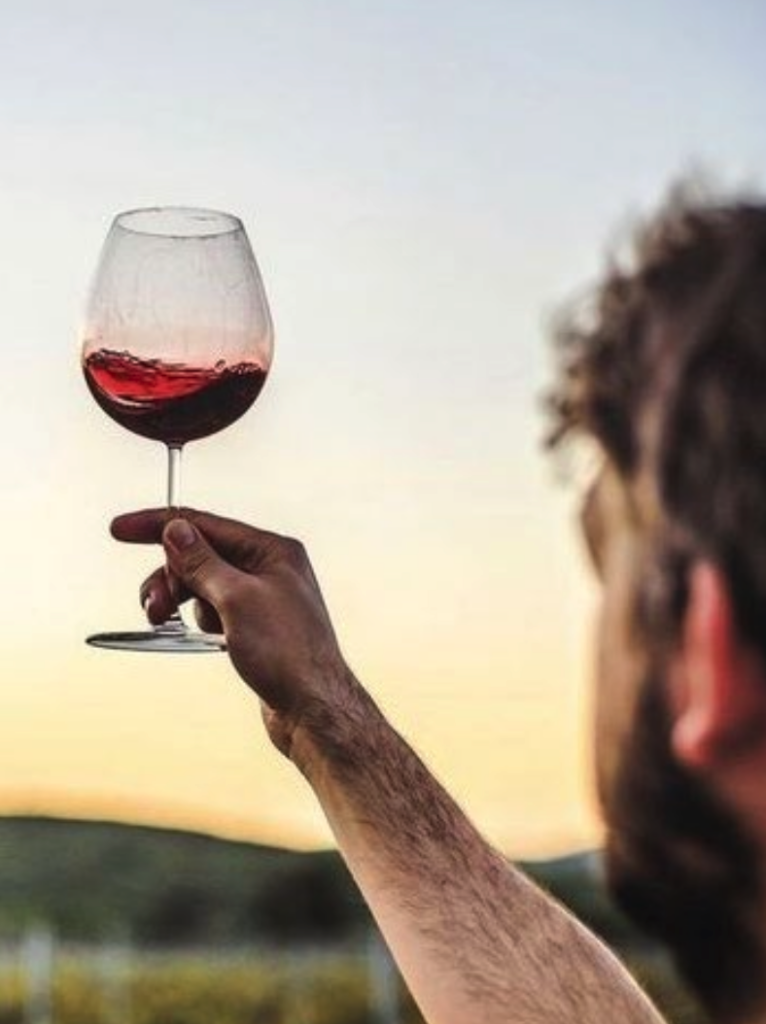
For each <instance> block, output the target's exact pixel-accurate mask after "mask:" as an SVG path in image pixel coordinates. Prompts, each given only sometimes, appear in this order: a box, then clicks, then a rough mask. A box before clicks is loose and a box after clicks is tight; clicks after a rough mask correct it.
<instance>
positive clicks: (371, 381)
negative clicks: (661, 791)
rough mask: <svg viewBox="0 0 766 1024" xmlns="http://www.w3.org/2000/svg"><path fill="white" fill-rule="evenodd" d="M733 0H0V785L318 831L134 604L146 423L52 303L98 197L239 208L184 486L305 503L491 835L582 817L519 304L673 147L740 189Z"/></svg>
mask: <svg viewBox="0 0 766 1024" xmlns="http://www.w3.org/2000/svg"><path fill="white" fill-rule="evenodd" d="M764 38H766V8H764V5H763V4H762V3H761V0H734V2H732V3H730V4H728V5H723V4H701V3H699V2H698V0H696V2H692V0H680V2H677V3H674V4H668V3H666V2H665V0H645V2H643V3H641V4H615V3H613V2H610V3H607V2H606V0H581V2H579V3H571V2H570V0H548V2H540V0H534V2H533V0H475V2H471V3H468V2H464V3H458V2H456V0H440V2H438V3H437V2H436V0H386V2H383V0H380V2H377V3H375V2H371V0H327V2H325V3H319V2H311V0H279V2H276V0H274V2H271V3H265V2H264V3H253V2H246V0H242V2H235V0H184V2H180V0H178V2H175V0H152V2H151V3H150V2H148V0H133V2H132V3H131V4H130V5H125V4H117V3H109V2H103V0H90V2H86V0H47V2H43V0H25V3H23V4H5V5H3V9H2V12H1V13H0V152H2V159H0V225H1V226H2V233H1V234H0V298H1V299H2V301H0V337H2V344H3V352H4V355H3V373H2V374H1V375H0V417H1V422H0V431H1V432H2V438H3V442H2V474H3V481H4V491H3V502H2V512H1V515H2V525H3V531H2V544H3V551H2V565H3V586H2V595H1V596H0V602H1V606H2V624H3V630H2V647H3V668H2V672H1V673H0V751H2V762H1V763H2V770H1V771H0V811H3V810H12V811H40V812H49V813H67V814H76V815H86V816H90V815H98V816H106V817H113V818H121V819H127V820H141V821H149V822H161V823H173V824H182V825H188V826H193V827H196V828H200V829H204V830H208V831H212V832H217V833H221V834H227V835H237V836H246V837H249V838H253V839H260V840H267V841H273V842H283V843H287V844H298V845H321V844H325V843H327V842H329V836H328V832H327V830H326V828H325V826H324V824H323V822H322V819H321V815H320V813H319V811H318V810H317V809H316V808H315V806H314V803H313V800H312V797H311V795H310V793H309V792H308V790H307V789H306V787H305V785H304V784H303V782H302V780H301V779H300V778H299V777H298V776H297V775H296V773H295V772H294V771H293V770H292V768H291V767H290V766H289V765H288V764H286V763H284V762H282V761H281V760H280V759H279V757H278V756H277V755H276V754H275V753H273V752H272V750H271V749H270V747H269V746H268V743H267V741H266V739H265V737H264V735H263V733H262V729H261V726H260V718H259V712H258V708H257V705H256V702H255V701H254V700H253V699H252V698H251V697H250V695H249V694H248V693H247V691H246V690H245V688H244V686H242V685H241V684H240V683H239V682H238V680H237V679H236V677H235V676H234V674H233V672H232V670H230V668H229V666H228V663H227V660H226V658H225V657H224V656H214V655H209V656H200V657H186V658H183V657H172V656H160V655H155V656H146V655H131V654H117V653H110V652H102V651H95V650H91V649H89V648H87V647H86V646H85V644H84V642H83V638H84V636H85V635H86V634H87V633H88V632H92V631H94V630H100V629H120V628H127V629H129V628H134V627H138V626H139V625H140V623H141V611H140V608H139V605H138V597H137V593H138V585H139V583H140V581H141V580H142V578H143V576H144V575H145V573H146V572H147V571H148V570H149V569H150V568H152V567H153V566H154V564H155V561H156V556H152V554H151V553H150V552H146V551H140V550H137V549H123V548H121V547H120V546H119V545H117V544H116V543H115V542H114V541H112V540H111V539H110V538H109V535H108V523H109V520H110V519H111V517H112V516H113V515H114V514H115V513H116V512H119V511H125V510H128V509H131V508H139V507H142V506H145V505H155V504H160V503H161V502H162V500H163V497H164V473H165V464H164V452H163V450H162V448H161V446H160V445H158V444H155V443H152V442H149V441H146V440H143V439H141V438H139V437H135V436H133V435H131V434H129V433H127V432H125V431H123V430H121V429H120V428H119V427H118V426H117V425H116V424H114V423H113V422H112V421H110V420H108V419H107V418H106V417H105V416H104V414H103V413H102V412H101V411H100V410H99V409H98V408H97V407H96V406H95V404H94V403H93V401H92V399H91V397H90V395H89V394H88V392H87V390H86V388H85V385H84V383H83V380H82V376H81V373H80V369H79V361H78V326H79V321H80V316H81V311H82V307H83V303H84V299H85V294H86V290H87V287H88V283H89V278H90V275H91V272H92V270H93V268H94V266H95V262H96V259H97V256H98V251H99V248H100V245H101V242H102V240H103V237H104V235H105V233H106V231H107V229H108V227H109V224H110V221H111V219H112V217H113V216H114V214H115V213H116V212H117V211H119V210H124V209H129V208H132V207H137V206H143V205H156V204H174V205H178V204H190V205H204V206H212V207H215V208H219V209H223V210H229V211H231V212H233V213H236V214H238V215H239V216H240V217H242V219H243V220H244V222H245V224H246V226H247V228H248V231H249V233H250V237H251V241H252V244H253V248H254V250H255V253H256V256H257V258H258V261H259V264H260V267H261V271H262V274H263V278H264V282H265V286H266V290H267V293H268V295H269V299H270V303H271V309H272V314H273V318H274V323H275V328H276V355H275V361H274V367H273V372H272V375H271V378H270V380H269V382H268V384H267V387H266V389H265V391H264V393H263V395H262V397H261V398H260V399H259V402H258V403H257V405H256V406H255V407H254V409H253V410H252V411H251V412H250V413H249V414H248V415H247V416H246V417H244V418H243V419H242V420H241V421H240V422H239V423H238V424H236V425H235V426H233V427H232V428H231V429H230V430H228V431H226V432H224V433H222V434H220V435H218V436H216V437H214V438H211V439H209V440H207V441H202V442H199V443H195V444H193V445H191V446H189V448H188V449H187V451H186V452H185V476H184V495H185V501H186V502H187V503H188V504H193V505H196V506H198V507H208V508H211V509H213V510H215V511H219V512H222V513H224V514H228V515H232V516H235V517H239V518H243V519H246V520H250V521H254V522H256V523H258V524H259V525H262V526H265V527H268V528H272V529H276V530H279V531H280V532H286V533H291V534H295V535H297V536H300V537H301V538H302V539H303V540H304V541H305V542H306V544H307V546H308V548H309V551H310V553H311V555H312V559H313V561H314V565H315V568H316V571H317V574H318V576H319V578H320V580H321V581H322V585H323V589H324V592H325V597H326V599H327V602H328V604H329V606H330V608H331V611H332V613H333V616H334V619H335V621H336V625H337V628H338V632H339V634H340V636H341V640H342V642H343V645H344V648H345V650H346V653H347V655H348V658H349V660H350V661H351V663H352V665H353V667H354V668H355V670H356V672H357V674H358V675H359V676H360V677H361V678H362V679H363V680H364V681H365V683H366V684H367V685H368V686H369V688H370V689H371V691H372V692H373V694H374V695H375V697H376V698H377V699H378V700H379V701H380V703H381V704H382V705H383V707H384V709H385V710H386V711H387V712H388V713H389V715H390V716H391V717H392V719H393V720H394V721H395V723H396V724H397V725H398V727H400V728H401V730H402V731H403V732H404V733H405V735H406V736H407V737H408V738H409V739H410V740H411V741H412V743H413V744H414V746H415V747H416V748H417V749H418V750H419V751H420V752H421V754H422V755H423V756H424V757H425V759H426V760H427V761H428V762H429V764H431V765H432V766H433V768H434V769H435V770H436V772H437V774H438V775H439V777H440V778H441V779H442V780H443V781H444V782H445V783H446V784H447V785H448V787H449V788H450V789H451V790H452V791H453V792H454V793H455V794H456V795H457V796H458V798H459V799H460V800H461V801H462V803H463V804H464V806H465V807H466V808H467V809H468V810H469V812H470V813H471V815H472V816H473V817H474V818H475V819H476V821H477V822H478V824H479V825H480V826H481V827H482V828H483V829H484V831H485V832H486V833H487V834H488V835H489V836H490V837H491V838H492V839H493V840H495V841H496V842H497V843H499V844H500V845H501V846H502V847H503V848H504V849H505V850H507V851H508V852H509V853H514V854H525V855H546V854H550V853H554V852H559V851H561V850H565V849H568V848H571V847H574V846H579V845H583V844H586V843H591V842H594V841H596V839H597V835H598V833H597V829H596V827H595V823H594V822H595V819H594V815H593V811H592V808H591V799H590V783H589V769H588V757H587V743H588V736H587V678H588V665H589V618H590V615H591V611H592V607H593V597H594V595H593V592H592V590H591V587H590V583H589V581H588V578H587V573H586V567H585V564H584V560H583V557H582V555H581V553H580V550H579V548H578V545H577V539H576V530H575V528H574V517H573V513H574V507H575V495H574V493H573V492H572V491H571V489H567V488H566V487H564V486H563V485H561V484H560V483H557V481H556V474H555V472H554V468H555V467H554V466H552V465H551V464H550V463H549V462H548V461H546V460H545V459H544V458H543V457H542V455H541V454H540V451H539V447H540V437H541V433H542V428H543V422H542V419H541V415H540V408H539V405H540V394H541V390H542V389H543V387H544V384H545V381H546V379H548V377H549V373H550V359H549V353H548V350H547V348H546V343H545V332H546V322H547V321H548V320H549V318H550V315H551V313H552V311H553V310H554V309H555V308H556V306H557V304H558V303H559V302H560V301H561V300H562V299H566V298H568V297H571V296H572V295H574V294H577V292H578V290H579V289H580V288H581V287H582V286H583V285H587V283H588V282H589V281H590V280H592V278H593V276H594V274H595V273H596V271H597V269H598V267H599V266H600V265H601V261H602V256H603V253H604V251H605V248H606V247H607V246H608V245H609V244H610V243H613V242H614V241H615V240H617V239H618V238H619V237H620V231H621V230H623V229H624V228H625V225H626V224H628V223H629V222H630V219H631V217H634V216H636V215H637V214H640V213H641V212H642V211H645V210H647V209H650V208H651V206H652V204H653V203H654V202H656V200H657V198H658V197H659V196H660V195H661V194H662V192H663V190H664V188H665V186H666V184H667V183H668V182H669V181H670V180H671V179H672V178H674V177H677V176H678V175H679V174H681V173H683V172H685V171H688V170H689V169H690V168H694V167H697V166H707V167H708V168H709V169H710V170H712V171H713V172H714V173H715V174H716V175H717V176H718V177H719V178H720V179H721V180H722V181H723V182H724V183H729V184H734V185H738V184H742V183H746V184H752V183H754V184H756V185H759V184H763V183H764V169H766V71H764V61H763V56H762V52H761V51H762V44H763V40H764Z"/></svg>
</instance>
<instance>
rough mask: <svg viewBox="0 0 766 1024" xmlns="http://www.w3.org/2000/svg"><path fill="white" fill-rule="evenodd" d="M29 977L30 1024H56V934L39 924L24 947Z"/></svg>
mask: <svg viewBox="0 0 766 1024" xmlns="http://www.w3.org/2000/svg"><path fill="white" fill-rule="evenodd" d="M22 963H23V970H24V974H25V977H26V1007H25V1009H26V1024H53V933H52V931H51V930H50V928H49V927H47V926H44V925H35V926H34V927H32V928H30V929H29V931H28V932H27V934H26V936H25V938H24V943H23V947H22Z"/></svg>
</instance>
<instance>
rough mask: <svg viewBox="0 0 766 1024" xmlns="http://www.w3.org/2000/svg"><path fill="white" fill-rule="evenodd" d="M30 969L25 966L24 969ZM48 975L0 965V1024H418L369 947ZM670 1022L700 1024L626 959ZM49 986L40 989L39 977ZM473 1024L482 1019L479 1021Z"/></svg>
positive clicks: (150, 961) (72, 962)
mask: <svg viewBox="0 0 766 1024" xmlns="http://www.w3.org/2000/svg"><path fill="white" fill-rule="evenodd" d="M30 966H31V972H30ZM52 966H53V969H52V972H51V976H50V979H46V978H45V973H44V971H43V972H42V973H40V972H39V969H38V971H37V975H36V976H35V968H34V966H33V965H30V964H28V963H25V957H24V953H23V947H21V948H20V949H19V950H13V949H9V948H6V949H5V950H4V951H3V954H2V960H1V961H0V1024H211V1022H214V1024H422V1021H423V1018H422V1017H421V1016H420V1014H419V1013H418V1011H417V1009H416V1008H415V1006H414V1004H413V1003H412V1000H411V999H410V997H409V995H408V993H407V992H406V989H405V987H404V986H403V984H402V983H401V980H400V979H399V977H398V975H397V974H396V972H395V971H394V969H393V967H392V965H391V964H390V961H389V960H388V959H387V957H386V954H385V953H384V952H383V950H382V948H381V947H379V946H378V945H377V943H374V942H373V943H371V945H370V947H369V949H368V950H367V951H364V952H362V953H355V952H353V951H337V952H335V953H331V952H327V951H303V952H301V953H293V954H279V955H275V954H267V953H264V952H263V951H257V950H248V951H244V950H243V951H240V952H239V953H228V954H226V955H224V956H222V955H221V954H219V953H216V952H215V951H209V952H207V953H205V952H202V951H199V952H196V953H194V954H189V953H184V952H179V953H172V954H170V953H163V954H156V953H155V954H150V953H141V954H139V953H137V952H135V951H134V952H129V951H128V950H126V949H125V948H119V947H118V948H111V949H110V948H105V949H101V950H99V949H85V948H81V949H66V948H65V949H62V950H60V951H59V952H58V953H57V955H56V956H55V960H54V962H53V964H52ZM631 966H632V967H633V968H634V970H635V973H636V974H637V976H638V977H639V978H640V979H641V980H642V982H643V983H644V984H645V986H646V987H647V988H648V989H649V991H651V993H652V994H653V995H654V996H655V998H656V999H657V1001H658V1003H659V1005H660V1006H661V1008H662V1009H663V1010H664V1012H665V1013H666V1014H667V1016H668V1020H669V1021H672V1022H673V1024H703V1021H704V1018H703V1017H702V1016H700V1014H699V1013H698V1012H697V1011H696V1009H695V1008H694V1006H693V1004H692V1002H691V1001H690V1000H689V998H688V996H687V995H686V994H685V993H684V991H683V989H682V988H681V987H680V986H679V985H678V984H677V982H676V981H675V980H674V979H673V977H672V974H671V973H669V972H668V970H667V966H666V964H665V963H664V962H663V961H662V960H661V959H657V958H656V957H653V956H647V957H644V958H643V959H642V958H638V959H637V960H636V961H635V962H634V963H633V964H632V965H631ZM48 981H50V985H49V987H48V988H46V985H47V982H48ZM477 1024H480V1022H478V1021H477Z"/></svg>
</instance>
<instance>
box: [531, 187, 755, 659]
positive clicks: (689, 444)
mask: <svg viewBox="0 0 766 1024" xmlns="http://www.w3.org/2000/svg"><path fill="white" fill-rule="evenodd" d="M555 342H556V351H557V354H558V377H557V382H556V384H555V387H554V389H553V391H552V393H551V394H550V395H549V397H548V406H549V411H550V413H551V430H550V434H549V444H550V446H551V447H557V446H559V445H560V444H561V443H562V441H563V440H565V439H570V438H572V437H578V436H582V435H586V436H590V437H591V438H594V439H595V440H596V441H597V442H598V445H599V446H600V448H601V449H602V451H603V452H604V453H605V455H606V456H607V458H608V460H609V461H610V462H611V464H612V465H613V466H614V467H615V468H616V469H617V471H618V472H619V473H620V475H621V476H622V478H623V479H624V480H625V481H626V482H627V483H629V484H630V483H633V482H634V481H635V479H636V478H637V477H638V474H639V473H648V475H649V479H650V481H651V483H652V485H653V493H654V497H655V501H656V503H657V506H658V513H659V516H658V518H659V520H660V523H659V526H658V527H657V533H658V537H659V538H660V542H659V546H660V548H661V550H660V551H659V553H655V554H656V555H657V557H658V558H659V559H660V560H661V561H662V562H663V564H664V568H665V576H666V577H672V585H670V586H669V596H667V595H666V596H667V600H666V601H665V602H664V603H663V602H661V604H662V607H661V610H660V611H659V612H658V611H657V609H655V611H654V614H653V616H652V617H653V619H654V624H655V628H657V629H659V628H661V627H660V625H659V623H660V621H661V620H662V618H663V617H664V618H665V628H666V629H667V628H675V627H676V626H677V623H678V620H679V618H680V613H681V611H682V609H683V605H684V603H685V589H684V588H685V576H686V573H685V568H686V567H688V565H689V564H690V562H691V560H694V559H696V558H706V559H709V560H710V561H712V562H713V563H714V564H716V565H718V566H719V567H720V568H721V569H722V571H723V572H724V574H725V576H726V578H727V580H728V582H729V586H730V588H731V594H732V600H733V603H734V608H735V612H736V615H737V618H738V623H739V626H740V628H741V629H742V631H743V634H744V635H745V636H747V638H748V639H749V640H750V641H751V642H752V643H753V644H755V645H756V646H757V648H758V649H759V650H760V651H761V653H762V654H763V655H764V656H766V205H764V204H762V203H760V202H758V201H752V200H749V199H742V200H736V201H733V202H720V201H714V200H712V199H708V198H705V197H700V196H699V195H694V194H693V191H692V190H690V189H689V187H688V186H686V187H680V188H676V189H674V190H673V191H672V192H671V194H670V197H669V199H668V201H667V202H666V203H665V205H664V206H663V207H662V209H661V210H660V212H659V214H658V215H657V216H656V217H655V218H654V219H652V220H651V221H650V222H648V223H646V224H645V225H642V226H641V227H640V228H639V230H638V231H637V233H636V236H635V239H634V243H633V248H632V252H631V254H630V257H629V259H628V260H627V261H626V260H623V261H621V262H619V261H616V260H614V261H612V263H611V264H610V266H609V268H608V270H607V273H606V275H605V277H604V280H603V281H602V283H601V284H600V285H599V286H598V287H597V289H596V290H595V292H594V293H593V294H592V296H591V299H590V303H589V304H588V305H587V306H586V307H585V308H581V309H580V310H579V311H577V312H570V313H569V314H568V315H567V316H566V317H564V318H562V320H561V321H560V323H559V325H558V327H557V329H556V331H555ZM668 604H669V605H670V607H669V608H668ZM668 619H670V622H668Z"/></svg>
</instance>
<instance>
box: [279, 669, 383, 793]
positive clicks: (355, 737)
mask: <svg viewBox="0 0 766 1024" xmlns="http://www.w3.org/2000/svg"><path fill="white" fill-rule="evenodd" d="M383 721H384V720H383V716H382V715H381V713H380V711H379V710H378V707H377V705H376V704H375V702H374V701H373V699H372V697H370V695H369V694H368V693H367V691H366V690H365V689H364V687H363V686H362V685H361V683H360V682H359V681H358V680H357V679H356V678H355V676H354V675H353V674H352V673H351V671H350V669H348V668H347V667H345V666H344V669H343V671H342V672H341V673H340V675H339V677H338V678H336V679H335V680H333V682H332V683H330V684H329V685H327V686H326V687H324V688H323V693H322V696H321V697H320V698H317V699H314V700H312V701H310V702H308V703H307V704H306V706H305V707H304V708H303V710H302V712H301V715H300V717H299V719H298V720H297V722H296V725H295V728H294V730H293V733H292V738H291V744H290V750H289V754H288V756H289V758H290V760H291V761H292V762H293V764H294V765H295V766H296V767H297V768H298V770H299V771H300V772H301V774H302V775H304V776H305V778H306V780H307V781H308V782H309V784H310V785H311V786H312V788H313V789H315V790H316V789H318V788H319V787H320V786H321V784H322V781H323V780H324V779H326V778H328V777H330V776H334V775H337V774H338V773H342V772H344V771H348V770H354V768H355V766H357V765H358V764H359V763H360V762H361V761H364V760H366V759H367V756H368V755H367V753H366V752H365V751H366V749H367V748H368V747H369V745H370V740H371V736H372V735H373V734H374V733H375V732H376V731H377V726H378V724H379V723H380V722H383Z"/></svg>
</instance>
